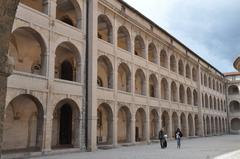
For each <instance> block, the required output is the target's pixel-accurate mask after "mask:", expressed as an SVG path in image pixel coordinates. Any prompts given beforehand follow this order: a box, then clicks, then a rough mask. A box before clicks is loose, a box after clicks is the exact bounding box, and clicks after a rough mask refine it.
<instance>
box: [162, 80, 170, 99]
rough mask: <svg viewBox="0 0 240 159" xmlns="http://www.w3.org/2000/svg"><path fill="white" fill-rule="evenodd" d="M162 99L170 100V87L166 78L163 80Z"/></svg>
mask: <svg viewBox="0 0 240 159" xmlns="http://www.w3.org/2000/svg"><path fill="white" fill-rule="evenodd" d="M161 99H164V100H168V99H169V86H168V81H167V79H166V78H163V79H162V80H161Z"/></svg>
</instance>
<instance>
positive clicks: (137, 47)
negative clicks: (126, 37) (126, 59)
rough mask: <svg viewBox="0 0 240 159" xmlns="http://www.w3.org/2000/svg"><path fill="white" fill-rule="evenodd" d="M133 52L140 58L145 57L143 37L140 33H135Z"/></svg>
mask: <svg viewBox="0 0 240 159" xmlns="http://www.w3.org/2000/svg"><path fill="white" fill-rule="evenodd" d="M134 54H135V55H137V56H140V57H142V58H146V56H145V44H144V41H143V38H142V37H141V36H140V35H137V36H136V37H135V40H134Z"/></svg>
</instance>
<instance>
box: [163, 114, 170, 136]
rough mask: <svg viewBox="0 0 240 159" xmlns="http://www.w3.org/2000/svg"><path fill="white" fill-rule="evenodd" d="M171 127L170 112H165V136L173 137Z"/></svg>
mask: <svg viewBox="0 0 240 159" xmlns="http://www.w3.org/2000/svg"><path fill="white" fill-rule="evenodd" d="M169 125H170V117H169V115H168V112H166V111H164V112H163V113H162V129H163V132H164V134H167V135H168V136H171V132H170V127H169Z"/></svg>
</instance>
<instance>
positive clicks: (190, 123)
mask: <svg viewBox="0 0 240 159" xmlns="http://www.w3.org/2000/svg"><path fill="white" fill-rule="evenodd" d="M188 134H189V136H194V128H193V118H192V115H191V114H189V115H188Z"/></svg>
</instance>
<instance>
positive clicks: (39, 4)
mask: <svg viewBox="0 0 240 159" xmlns="http://www.w3.org/2000/svg"><path fill="white" fill-rule="evenodd" d="M20 3H22V4H24V5H26V6H29V7H31V8H33V9H35V10H38V11H39V12H42V13H45V14H47V13H48V5H47V4H48V3H47V0H35V1H33V0H20Z"/></svg>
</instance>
